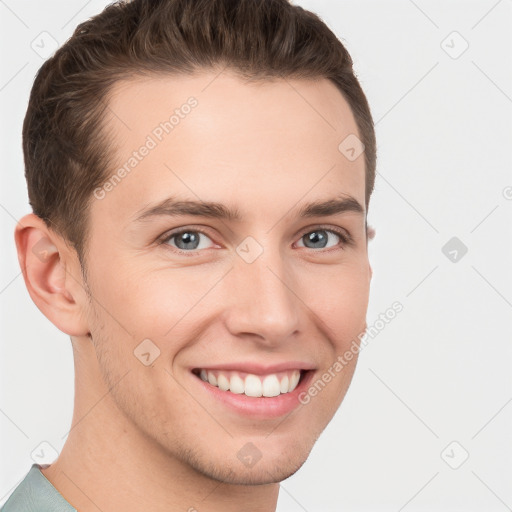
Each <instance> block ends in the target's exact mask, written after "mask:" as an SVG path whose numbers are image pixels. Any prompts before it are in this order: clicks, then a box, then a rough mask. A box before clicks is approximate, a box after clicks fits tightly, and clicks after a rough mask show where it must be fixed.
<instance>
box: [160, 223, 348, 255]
mask: <svg viewBox="0 0 512 512" xmlns="http://www.w3.org/2000/svg"><path fill="white" fill-rule="evenodd" d="M313 231H328V232H330V233H334V234H335V235H338V236H339V238H340V240H341V244H340V247H337V248H336V247H331V248H329V249H324V250H322V249H309V248H308V247H306V248H305V249H309V250H311V251H314V252H331V251H333V250H334V251H335V250H343V248H344V246H352V245H353V244H354V240H353V238H352V237H351V236H350V235H349V234H348V233H347V232H346V231H345V230H342V229H341V228H333V227H327V226H315V227H314V228H307V230H306V231H303V232H302V233H301V235H300V236H299V240H300V239H301V238H303V237H304V236H305V235H307V234H308V233H312V232H313ZM188 232H194V233H195V232H197V233H202V234H203V235H205V236H207V237H208V238H210V240H211V237H210V236H209V234H208V233H207V232H206V231H205V230H204V229H202V228H197V227H193V226H190V227H187V228H180V229H179V230H178V231H172V232H170V233H165V234H164V235H162V237H160V238H159V239H158V244H159V245H166V243H167V242H169V241H170V240H171V239H172V238H173V237H175V236H178V235H181V234H182V233H188ZM212 241H213V240H212ZM166 247H168V248H169V249H170V250H171V251H172V252H174V253H177V254H179V255H183V256H186V257H191V256H192V257H193V256H198V253H200V252H202V251H203V250H204V249H194V250H190V251H184V250H182V249H178V248H177V247H172V246H170V245H166Z"/></svg>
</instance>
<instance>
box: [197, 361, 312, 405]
mask: <svg viewBox="0 0 512 512" xmlns="http://www.w3.org/2000/svg"><path fill="white" fill-rule="evenodd" d="M308 371H309V370H299V369H295V370H286V371H282V372H276V373H270V374H267V375H255V374H252V373H246V372H241V371H229V370H206V369H204V368H194V369H193V370H192V373H193V374H194V375H196V377H198V378H199V379H201V380H202V381H204V382H207V383H208V384H210V385H211V386H214V387H216V388H219V389H220V390H221V391H226V392H228V393H234V394H237V395H246V396H249V397H269V398H270V397H276V396H279V395H285V394H287V393H291V392H292V391H294V390H295V388H296V387H297V386H298V384H299V382H301V381H302V379H303V377H304V375H305V374H306V373H308Z"/></svg>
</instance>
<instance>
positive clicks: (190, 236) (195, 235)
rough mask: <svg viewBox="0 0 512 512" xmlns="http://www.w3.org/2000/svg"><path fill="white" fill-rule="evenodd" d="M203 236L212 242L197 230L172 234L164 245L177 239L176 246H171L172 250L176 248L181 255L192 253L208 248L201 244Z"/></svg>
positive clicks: (166, 238) (184, 230)
mask: <svg viewBox="0 0 512 512" xmlns="http://www.w3.org/2000/svg"><path fill="white" fill-rule="evenodd" d="M202 236H203V237H205V238H208V239H209V240H211V239H210V237H209V236H208V235H206V233H204V232H203V231H199V230H197V229H183V230H181V231H178V232H175V233H171V234H170V235H169V236H167V237H165V238H164V239H163V240H162V243H165V244H167V243H168V242H170V241H171V240H173V239H175V244H176V246H175V247H173V246H171V248H176V249H177V250H178V252H180V253H185V252H191V251H196V250H199V249H205V248H208V247H204V244H201V237H202ZM187 256H188V255H187Z"/></svg>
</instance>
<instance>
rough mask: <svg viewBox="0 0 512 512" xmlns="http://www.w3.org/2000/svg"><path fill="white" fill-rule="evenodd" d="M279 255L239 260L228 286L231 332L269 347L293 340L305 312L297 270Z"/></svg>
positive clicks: (229, 327)
mask: <svg viewBox="0 0 512 512" xmlns="http://www.w3.org/2000/svg"><path fill="white" fill-rule="evenodd" d="M278 253H279V251H278V250H275V251H273V252H272V254H270V250H265V251H264V252H263V253H262V254H261V255H260V256H259V257H258V258H257V259H256V260H255V261H253V262H252V263H248V262H247V261H245V260H244V259H243V258H238V257H237V258H236V259H235V263H234V268H233V270H232V271H231V272H230V273H229V274H228V276H226V283H225V286H227V289H228V290H229V292H228V293H227V295H228V296H229V299H228V301H227V304H228V305H227V311H226V310H225V311H224V313H225V321H226V325H227V329H228V330H229V331H230V332H231V334H233V336H238V337H251V338H253V339H254V340H255V341H257V342H258V343H259V344H264V345H266V346H267V347H277V346H279V345H282V343H283V342H285V341H286V340H290V339H291V338H292V336H293V334H294V333H296V332H297V330H298V328H299V318H301V310H302V315H304V311H303V310H304V308H305V305H304V303H303V302H302V300H301V299H300V298H299V296H298V292H297V291H296V287H297V286H296V283H295V281H296V279H295V278H294V277H293V272H292V271H293V269H292V268H291V267H290V265H289V264H288V265H287V264H286V261H284V260H283V258H282V257H281V255H279V254H278Z"/></svg>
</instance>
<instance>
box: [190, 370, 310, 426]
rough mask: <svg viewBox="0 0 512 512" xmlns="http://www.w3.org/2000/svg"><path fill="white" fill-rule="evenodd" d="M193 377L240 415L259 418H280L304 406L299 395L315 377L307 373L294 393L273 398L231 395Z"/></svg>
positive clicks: (214, 396)
mask: <svg viewBox="0 0 512 512" xmlns="http://www.w3.org/2000/svg"><path fill="white" fill-rule="evenodd" d="M192 376H193V377H194V379H195V380H196V381H197V382H198V384H199V385H200V386H201V387H202V388H203V389H204V390H205V392H206V393H208V394H209V395H210V396H212V397H213V398H215V399H216V400H218V401H219V402H221V403H222V404H224V405H225V406H226V407H228V408H229V409H231V410H233V411H236V412H237V413H238V414H241V415H245V416H251V417H258V418H278V417H279V416H283V415H285V414H288V413H290V412H291V411H293V410H294V409H296V408H297V407H298V406H299V405H302V404H301V402H300V401H299V395H300V394H301V393H302V392H303V391H304V390H305V389H307V386H308V383H309V382H310V381H311V379H312V377H313V370H309V371H307V372H306V373H305V374H304V375H303V376H302V378H301V380H300V382H299V384H298V385H297V387H296V388H295V389H294V390H293V391H291V392H290V393H284V394H282V395H278V396H273V397H251V396H247V395H245V394H243V393H241V394H237V393H231V391H222V390H221V389H219V388H218V387H217V386H212V385H211V384H209V383H208V382H205V381H204V380H202V379H201V378H199V377H198V376H197V375H195V374H192Z"/></svg>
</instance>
